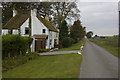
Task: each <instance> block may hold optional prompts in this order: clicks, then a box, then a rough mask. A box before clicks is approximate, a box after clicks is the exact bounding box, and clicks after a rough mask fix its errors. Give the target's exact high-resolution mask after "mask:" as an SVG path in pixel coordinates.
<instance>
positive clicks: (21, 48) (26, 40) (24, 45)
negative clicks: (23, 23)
mask: <svg viewBox="0 0 120 80" xmlns="http://www.w3.org/2000/svg"><path fill="white" fill-rule="evenodd" d="M31 43H32V38H30V37H22V36H19V35H10V34H8V35H3V36H2V53H3V55H2V57H3V59H4V58H5V57H15V56H17V55H20V54H25V53H26V51H27V49H28V48H29V46H30V44H31Z"/></svg>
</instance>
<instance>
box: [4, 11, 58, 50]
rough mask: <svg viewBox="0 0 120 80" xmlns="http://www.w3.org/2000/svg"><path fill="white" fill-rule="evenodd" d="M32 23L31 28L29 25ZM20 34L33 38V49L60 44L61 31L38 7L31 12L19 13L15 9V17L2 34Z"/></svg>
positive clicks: (49, 47)
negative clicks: (39, 11) (40, 12)
mask: <svg viewBox="0 0 120 80" xmlns="http://www.w3.org/2000/svg"><path fill="white" fill-rule="evenodd" d="M30 25H31V28H29V26H30ZM6 34H20V35H21V36H29V34H30V35H31V37H32V38H33V43H32V45H31V51H32V52H33V51H37V50H38V49H52V48H54V47H55V46H56V45H58V43H59V42H58V41H59V32H58V30H57V29H56V28H55V27H54V26H53V25H52V24H51V23H50V22H49V17H48V16H46V17H45V19H44V18H42V17H41V16H40V15H39V14H38V13H37V10H36V9H33V10H31V12H30V13H27V14H26V13H18V12H17V11H16V10H13V17H12V18H11V19H10V20H9V21H8V23H7V24H6V25H5V26H4V27H3V29H2V35H6Z"/></svg>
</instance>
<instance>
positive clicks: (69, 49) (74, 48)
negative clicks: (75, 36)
mask: <svg viewBox="0 0 120 80" xmlns="http://www.w3.org/2000/svg"><path fill="white" fill-rule="evenodd" d="M82 44H83V45H84V44H85V39H82V40H80V41H79V42H78V43H76V44H73V45H72V46H70V47H68V48H62V49H58V50H56V51H71V50H80V47H81V46H82Z"/></svg>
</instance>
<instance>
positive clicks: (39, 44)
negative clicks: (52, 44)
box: [35, 39, 45, 51]
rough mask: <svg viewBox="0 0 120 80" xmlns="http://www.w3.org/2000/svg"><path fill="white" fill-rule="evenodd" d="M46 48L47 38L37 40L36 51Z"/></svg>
mask: <svg viewBox="0 0 120 80" xmlns="http://www.w3.org/2000/svg"><path fill="white" fill-rule="evenodd" d="M39 49H45V39H38V40H35V51H37V50H39Z"/></svg>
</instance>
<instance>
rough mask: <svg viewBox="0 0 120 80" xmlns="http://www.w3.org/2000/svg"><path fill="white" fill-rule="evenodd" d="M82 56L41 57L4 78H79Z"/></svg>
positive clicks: (5, 74)
mask: <svg viewBox="0 0 120 80" xmlns="http://www.w3.org/2000/svg"><path fill="white" fill-rule="evenodd" d="M81 60H82V56H81V55H78V54H77V53H73V54H65V55H56V56H40V57H39V58H37V59H34V60H31V61H29V62H28V63H26V64H23V65H21V66H18V67H16V68H14V69H11V70H9V71H7V72H4V73H3V78H77V77H78V75H79V71H80V70H79V69H80V63H81Z"/></svg>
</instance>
